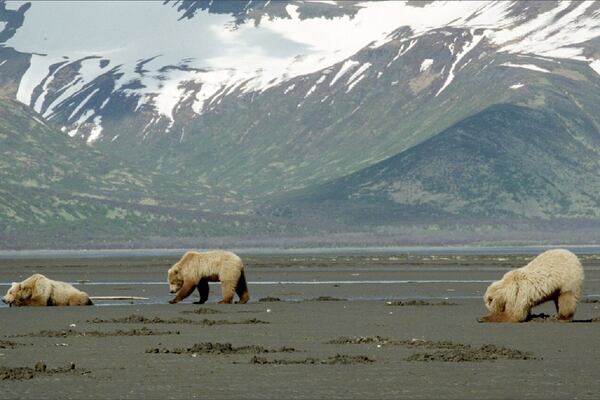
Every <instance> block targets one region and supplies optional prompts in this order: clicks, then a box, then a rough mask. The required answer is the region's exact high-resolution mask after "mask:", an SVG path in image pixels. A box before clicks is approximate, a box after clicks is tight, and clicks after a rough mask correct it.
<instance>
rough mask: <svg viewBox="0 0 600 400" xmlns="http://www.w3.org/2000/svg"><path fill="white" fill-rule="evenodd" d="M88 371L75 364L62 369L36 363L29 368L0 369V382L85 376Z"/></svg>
mask: <svg viewBox="0 0 600 400" xmlns="http://www.w3.org/2000/svg"><path fill="white" fill-rule="evenodd" d="M89 373H90V371H87V370H83V369H79V368H76V367H75V364H73V363H71V365H69V366H67V367H62V368H48V367H47V366H46V364H45V363H43V362H38V363H37V364H35V366H34V367H33V368H31V367H0V381H6V380H9V381H23V380H28V379H32V378H35V377H37V376H43V375H56V374H73V375H87V374H89Z"/></svg>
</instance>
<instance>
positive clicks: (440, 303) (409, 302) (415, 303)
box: [386, 300, 457, 307]
mask: <svg viewBox="0 0 600 400" xmlns="http://www.w3.org/2000/svg"><path fill="white" fill-rule="evenodd" d="M386 304H387V305H388V306H399V307H406V306H456V305H457V303H452V302H450V301H447V300H442V301H438V302H430V301H425V300H398V301H388V302H386Z"/></svg>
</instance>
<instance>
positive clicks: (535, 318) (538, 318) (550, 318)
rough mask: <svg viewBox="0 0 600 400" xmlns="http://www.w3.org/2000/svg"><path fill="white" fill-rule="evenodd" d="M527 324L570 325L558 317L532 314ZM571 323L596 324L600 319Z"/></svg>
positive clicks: (575, 320) (576, 320)
mask: <svg viewBox="0 0 600 400" xmlns="http://www.w3.org/2000/svg"><path fill="white" fill-rule="evenodd" d="M525 322H541V323H544V322H546V323H548V322H556V323H569V322H567V321H560V320H559V319H558V318H556V315H548V314H546V313H540V314H531V315H529V316H528V317H527V319H526V320H525ZM571 322H575V323H595V322H600V317H595V318H589V319H574V320H573V321H571Z"/></svg>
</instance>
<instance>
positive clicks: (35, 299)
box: [2, 274, 92, 307]
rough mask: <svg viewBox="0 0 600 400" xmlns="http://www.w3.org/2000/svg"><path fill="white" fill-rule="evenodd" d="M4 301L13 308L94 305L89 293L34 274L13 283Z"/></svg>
mask: <svg viewBox="0 0 600 400" xmlns="http://www.w3.org/2000/svg"><path fill="white" fill-rule="evenodd" d="M2 301H3V302H5V303H6V304H8V305H9V306H11V307H13V306H15V307H21V306H89V305H92V301H91V300H90V298H89V296H88V295H87V293H85V292H82V291H81V290H77V289H75V288H74V287H73V286H72V285H71V284H69V283H66V282H60V281H53V280H52V279H48V278H46V277H45V276H44V275H42V274H33V275H31V276H30V277H29V278H27V279H25V280H24V281H23V282H19V283H16V282H13V284H12V286H11V287H10V289H8V292H7V293H6V295H5V296H4V298H3V299H2Z"/></svg>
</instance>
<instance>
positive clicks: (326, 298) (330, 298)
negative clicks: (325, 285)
mask: <svg viewBox="0 0 600 400" xmlns="http://www.w3.org/2000/svg"><path fill="white" fill-rule="evenodd" d="M346 300H347V299H340V298H338V297H331V296H319V297H315V298H314V299H310V300H307V301H346Z"/></svg>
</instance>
